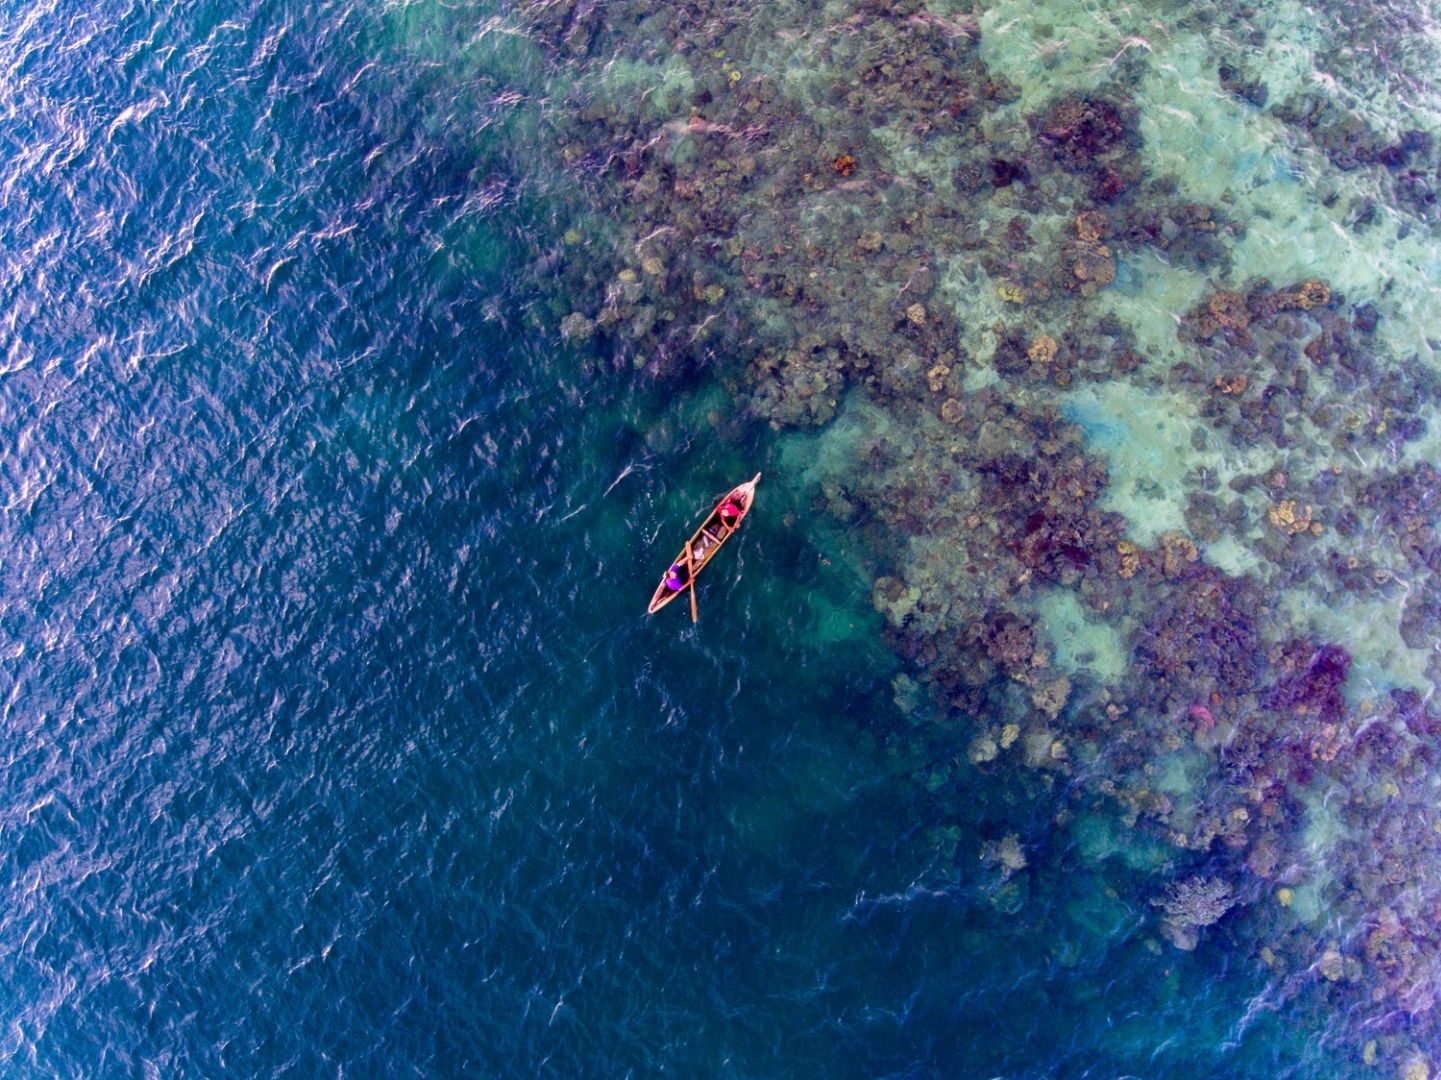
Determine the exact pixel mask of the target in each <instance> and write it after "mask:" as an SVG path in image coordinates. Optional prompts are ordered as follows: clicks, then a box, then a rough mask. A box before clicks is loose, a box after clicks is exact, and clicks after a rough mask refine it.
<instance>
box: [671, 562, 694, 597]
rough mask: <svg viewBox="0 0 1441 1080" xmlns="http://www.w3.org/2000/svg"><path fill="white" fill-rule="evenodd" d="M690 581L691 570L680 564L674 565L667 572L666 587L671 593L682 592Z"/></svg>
mask: <svg viewBox="0 0 1441 1080" xmlns="http://www.w3.org/2000/svg"><path fill="white" fill-rule="evenodd" d="M688 581H690V570H689V569H687V568H686V567H684V566H682V565H681V564H680V563H672V564H671V568H670V569H669V570H667V571H666V572H665V587H666V588H667V589H669V590H670V591H671V592H680V591H681V590H682V589H684V588H685V587H686V583H687V582H688Z"/></svg>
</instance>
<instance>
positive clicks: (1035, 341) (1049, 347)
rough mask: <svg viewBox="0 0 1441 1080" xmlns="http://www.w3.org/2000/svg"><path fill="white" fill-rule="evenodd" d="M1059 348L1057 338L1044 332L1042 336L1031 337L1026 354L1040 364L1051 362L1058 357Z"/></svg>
mask: <svg viewBox="0 0 1441 1080" xmlns="http://www.w3.org/2000/svg"><path fill="white" fill-rule="evenodd" d="M1059 348H1060V346H1059V345H1058V344H1057V343H1056V339H1055V338H1053V337H1051V336H1050V335H1049V334H1042V335H1041V336H1040V337H1037V338H1032V339H1031V345H1030V347H1029V348H1028V349H1027V350H1026V355H1027V356H1029V357H1030V358H1031V359H1032V360H1033V361H1035V362H1036V363H1038V364H1049V363H1050V362H1051V361H1052V360H1054V359H1055V358H1056V350H1057V349H1059Z"/></svg>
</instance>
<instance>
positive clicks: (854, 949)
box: [0, 2, 1326, 1077]
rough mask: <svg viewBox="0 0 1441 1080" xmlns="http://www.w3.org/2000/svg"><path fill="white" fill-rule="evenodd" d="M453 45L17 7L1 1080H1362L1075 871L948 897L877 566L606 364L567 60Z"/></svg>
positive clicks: (368, 27)
mask: <svg viewBox="0 0 1441 1080" xmlns="http://www.w3.org/2000/svg"><path fill="white" fill-rule="evenodd" d="M471 14H473V21H474V24H475V25H477V26H479V25H482V24H483V23H484V19H485V18H486V16H487V12H486V11H485V10H484V9H481V8H477V9H475V10H474V11H473V12H472V13H471ZM421 22H423V19H422V16H420V15H417V14H415V13H414V12H411V11H408V10H405V9H399V8H390V7H383V6H380V5H374V6H361V5H353V4H348V3H345V4H334V3H332V4H322V5H301V4H287V3H281V2H261V3H250V4H246V5H244V6H242V7H239V8H230V7H218V6H209V5H203V6H191V5H170V6H160V5H139V4H110V3H101V4H79V3H73V2H55V3H34V4H20V5H15V4H11V5H7V9H6V12H5V19H4V20H3V28H0V85H3V87H4V90H5V94H4V100H5V105H4V110H5V111H4V113H3V119H0V313H3V314H0V320H3V322H0V326H3V330H0V432H3V436H4V448H3V452H0V469H3V472H0V505H3V513H0V528H3V534H0V650H3V664H0V700H3V703H4V706H3V712H0V752H3V761H4V769H3V774H0V1072H3V1073H4V1074H6V1075H17V1076H32V1075H33V1076H124V1075H151V1076H162V1077H169V1076H219V1075H295V1076H318V1075H346V1076H350V1075H417V1076H419V1075H456V1076H460V1075H465V1076H527V1075H545V1076H627V1075H629V1076H637V1077H641V1076H654V1075H677V1076H736V1077H751V1076H799V1075H817V1074H818V1075H824V1076H856V1077H862V1076H941V1075H945V1076H983V1075H1006V1076H1037V1077H1039V1076H1081V1075H1089V1076H1117V1075H1147V1076H1230V1075H1257V1076H1259V1075H1277V1074H1281V1073H1284V1072H1285V1070H1287V1069H1292V1070H1294V1071H1293V1072H1292V1075H1301V1074H1305V1075H1326V1066H1325V1064H1324V1060H1323V1059H1322V1058H1321V1057H1320V1052H1319V1051H1318V1050H1316V1049H1314V1048H1309V1043H1308V1039H1307V1038H1306V1036H1305V1034H1304V1031H1302V1032H1301V1033H1294V1032H1293V1029H1291V1028H1289V1027H1288V1026H1287V1025H1286V1024H1285V1023H1282V1022H1279V1021H1277V1020H1276V1019H1275V1017H1274V1015H1273V1013H1272V1012H1271V1011H1270V1008H1269V1003H1268V1002H1267V1000H1266V999H1265V998H1263V997H1258V996H1257V995H1260V994H1261V993H1262V988H1261V984H1260V983H1259V981H1258V980H1257V979H1256V977H1255V975H1254V973H1252V972H1251V971H1250V970H1249V968H1243V967H1240V966H1238V968H1237V969H1236V970H1231V969H1230V967H1229V965H1228V964H1227V962H1226V960H1225V957H1224V954H1223V953H1219V952H1213V953H1206V954H1200V955H1197V956H1194V957H1193V956H1177V955H1163V956H1154V955H1152V954H1151V953H1150V952H1149V951H1148V950H1146V949H1145V948H1144V947H1143V943H1142V941H1141V937H1140V935H1139V934H1137V933H1135V932H1134V931H1135V929H1136V928H1137V927H1138V926H1139V925H1140V923H1141V922H1142V920H1143V919H1144V918H1145V917H1146V912H1145V911H1144V910H1140V909H1137V908H1134V907H1129V906H1127V904H1126V903H1125V902H1123V901H1121V900H1120V899H1118V898H1117V897H1116V895H1115V893H1114V892H1112V893H1110V894H1108V892H1107V889H1108V885H1109V881H1108V880H1107V878H1106V876H1105V875H1104V874H1102V873H1098V872H1095V871H1094V870H1082V869H1078V868H1077V866H1076V860H1075V859H1074V858H1073V853H1071V852H1070V851H1069V849H1068V847H1067V844H1068V843H1069V841H1057V842H1056V844H1055V845H1054V846H1053V847H1052V848H1049V849H1048V848H1047V847H1046V846H1045V845H1041V846H1039V847H1038V848H1037V849H1036V851H1035V853H1034V855H1033V858H1034V860H1035V861H1036V863H1037V865H1038V867H1041V868H1045V869H1046V871H1047V872H1046V874H1045V875H1044V877H1042V878H1039V879H1038V883H1037V884H1036V885H1035V886H1034V890H1035V895H1034V897H1033V901H1032V903H1031V904H1030V906H1028V907H1027V908H1026V910H1025V911H1024V913H1023V914H1020V915H1007V914H1005V913H1003V912H1001V911H998V910H996V909H995V908H994V907H993V906H992V905H990V904H988V903H987V900H986V896H987V892H986V888H985V887H984V886H983V883H982V884H976V883H974V882H972V881H971V879H970V877H969V876H968V874H967V872H966V871H965V870H964V868H963V869H962V871H961V872H960V873H959V874H958V873H956V872H955V871H954V870H953V869H952V868H949V867H939V866H938V865H937V860H936V859H935V858H934V857H932V856H931V855H930V854H928V853H927V848H926V845H925V844H924V843H922V842H921V840H920V837H921V834H922V833H923V831H924V830H925V829H927V828H929V827H931V826H933V825H937V824H941V823H938V822H934V821H928V820H926V819H925V814H926V813H927V811H926V808H925V804H924V803H923V802H920V801H918V800H917V797H916V790H917V789H916V787H915V786H914V785H913V784H912V783H911V782H910V780H909V779H908V778H907V777H908V774H909V772H910V770H911V769H912V766H913V763H908V762H905V761H898V760H896V759H895V758H894V757H891V756H888V755H887V754H886V753H885V752H884V750H883V749H882V748H881V746H880V744H879V743H878V742H877V741H876V740H874V739H872V738H870V737H869V736H868V735H867V729H868V727H869V726H872V725H874V726H878V727H881V728H884V726H885V725H887V724H893V723H896V722H897V720H896V718H895V716H894V715H893V711H894V710H893V706H892V705H891V704H890V701H891V696H892V693H891V686H890V679H891V676H892V675H893V673H894V671H893V668H892V662H891V661H890V660H889V658H888V656H887V654H886V653H885V651H884V649H883V648H881V646H880V644H879V640H878V635H877V633H876V632H875V631H876V627H875V626H874V624H873V620H874V615H873V614H872V613H871V611H870V604H869V596H868V587H869V583H868V581H863V580H862V579H861V578H860V577H858V576H856V575H853V574H849V573H847V572H846V571H845V569H844V568H843V566H841V565H840V564H839V561H835V562H833V563H829V564H828V563H827V562H825V561H823V559H822V556H823V555H824V554H825V553H827V552H831V546H833V545H838V544H840V543H842V542H843V540H842V539H838V538H837V537H836V536H834V535H830V534H827V533H826V532H825V531H824V529H823V527H821V526H815V525H811V524H810V523H809V522H808V515H807V513H806V511H807V506H806V505H805V503H804V501H803V499H802V498H801V497H800V496H799V495H798V494H796V493H793V492H790V491H788V489H787V485H786V478H785V474H784V470H783V469H781V468H780V464H779V463H780V462H782V461H784V454H783V446H782V442H781V440H780V439H778V438H776V437H774V436H772V435H771V434H770V433H769V432H763V433H756V434H752V435H747V436H744V437H739V438H734V439H733V438H729V437H727V438H719V437H703V438H688V437H683V436H682V434H680V433H684V432H688V431H690V430H692V429H694V428H696V427H698V426H700V425H697V424H696V423H695V422H694V421H695V411H696V410H697V409H698V408H700V407H701V406H697V405H696V404H694V403H693V402H691V401H689V400H687V398H686V396H685V395H684V394H681V393H675V394H673V393H670V392H667V391H665V390H662V389H658V388H656V387H653V386H649V385H645V384H643V383H642V382H639V381H636V382H631V381H630V380H629V377H628V376H625V377H617V378H614V379H612V378H595V377H593V376H588V375H586V374H585V365H584V364H583V363H582V359H583V358H582V357H580V356H578V355H577V354H576V353H575V352H574V351H572V350H569V349H567V348H565V347H563V346H562V345H561V344H560V342H559V341H558V339H557V337H556V336H555V334H554V332H553V320H552V319H550V318H548V317H541V313H540V311H539V306H540V304H541V302H542V301H541V297H542V295H543V293H544V283H545V280H546V279H545V270H544V267H545V266H546V264H547V260H554V259H557V258H563V257H565V255H564V251H565V248H564V243H563V241H562V239H561V234H562V232H563V231H564V230H565V228H566V227H567V225H568V224H569V214H570V213H571V212H572V210H571V209H570V208H574V207H575V206H578V205H579V206H583V205H584V196H583V194H581V193H579V192H576V191H573V190H571V189H570V188H569V187H568V181H567V180H566V178H565V174H564V173H563V172H560V171H557V170H553V169H552V168H551V167H550V166H548V165H547V161H548V160H550V158H551V155H549V154H548V153H547V152H545V149H544V146H543V141H544V138H545V134H544V125H543V124H542V123H541V122H540V117H541V109H542V105H541V103H540V101H539V100H538V94H539V86H540V81H541V71H540V70H539V68H538V67H537V66H536V64H537V63H538V61H537V60H536V59H535V58H534V57H533V56H531V55H530V54H529V53H527V52H525V51H524V50H520V51H513V50H511V49H509V48H507V47H504V43H503V42H502V43H501V44H498V45H496V47H495V48H494V49H491V50H488V49H486V48H479V49H476V48H471V49H469V50H463V49H462V48H461V44H460V43H458V42H457V43H453V44H454V48H455V57H456V58H459V57H460V56H462V55H464V56H466V57H470V58H471V62H470V63H468V64H466V63H461V62H460V61H459V59H456V60H455V62H454V63H450V62H447V61H448V60H449V59H451V58H450V57H447V56H446V55H445V53H444V50H443V49H442V48H441V47H440V45H438V44H437V42H440V43H441V44H444V43H445V40H446V39H445V35H444V34H442V33H439V32H425V33H422V32H421V31H420V30H418V29H417V24H418V23H421ZM446 25H448V24H446ZM471 44H473V42H472V43H471ZM477 56H478V57H479V59H475V58H476V57H477ZM688 410H689V411H688ZM756 469H777V470H779V471H773V472H768V479H767V481H766V482H765V483H763V485H762V487H761V492H760V503H759V505H760V506H761V507H762V508H763V511H764V512H762V513H758V514H757V515H756V518H755V521H754V525H753V528H752V529H751V530H749V531H748V532H747V533H746V534H745V535H743V537H741V538H740V539H739V540H738V541H737V543H736V545H734V548H735V549H734V550H729V549H728V552H727V557H728V559H729V560H730V564H729V566H728V568H727V570H726V572H725V573H724V574H721V573H716V574H715V575H714V580H711V581H709V582H708V583H707V588H706V590H704V591H703V592H702V597H701V622H700V624H699V626H698V627H696V628H692V627H691V626H690V624H689V622H688V621H687V620H686V618H685V616H684V615H683V614H682V613H680V612H678V611H668V612H666V613H665V614H666V615H667V616H674V617H671V618H667V619H665V620H664V621H662V620H661V619H655V620H646V619H645V617H644V616H643V614H642V612H643V608H644V602H645V599H646V597H647V595H648V592H649V588H650V585H651V583H652V582H653V580H654V578H655V576H656V574H657V573H658V572H659V571H660V569H662V566H661V565H660V564H658V563H657V558H658V557H662V561H663V555H664V554H665V553H668V550H669V548H670V547H671V546H672V543H673V539H674V538H675V536H676V534H677V533H678V532H683V531H684V530H685V529H686V528H687V527H688V525H689V523H690V520H691V517H692V515H693V513H694V512H695V510H696V508H698V507H700V506H703V505H704V504H705V503H706V502H707V501H708V500H709V499H710V498H711V497H712V496H714V495H715V494H717V493H718V492H720V491H722V490H724V489H725V488H726V487H727V486H728V485H729V484H730V483H733V482H735V481H736V480H737V479H740V478H744V477H747V476H749V475H750V474H751V473H752V472H753V471H755V470H756ZM627 470H629V471H627ZM787 514H790V515H792V516H791V517H789V518H788V517H787ZM657 545H659V547H657ZM661 549H665V551H661ZM832 553H833V552H832ZM832 623H834V624H836V625H831V624H832ZM839 623H844V624H845V628H844V630H839V631H838V630H837V626H838V625H839ZM823 629H824V630H826V631H827V632H825V633H821V632H818V631H820V630H823ZM852 631H854V632H852ZM1044 816H1045V809H1044V806H1043V805H1041V804H1033V803H1031V802H1029V801H1027V799H1026V798H1025V797H1024V796H1023V795H1019V794H1017V793H1016V792H1010V793H1007V792H1006V791H1003V790H999V789H997V790H989V789H987V788H985V787H984V786H980V781H978V788H977V794H976V803H975V817H974V820H972V821H969V822H964V823H961V824H962V825H963V826H964V827H965V828H966V829H973V830H978V831H981V832H988V834H999V832H1000V831H1002V830H1004V829H1008V828H1021V829H1027V828H1032V829H1043V827H1044ZM947 824H954V823H947ZM1107 865H1110V864H1107ZM1111 871H1113V876H1114V877H1115V878H1116V879H1117V880H1118V881H1119V880H1120V879H1123V878H1124V877H1125V876H1126V874H1127V873H1128V872H1129V871H1128V870H1127V869H1126V868H1125V866H1124V865H1122V864H1121V863H1120V862H1119V861H1117V862H1116V863H1115V865H1113V866H1111Z"/></svg>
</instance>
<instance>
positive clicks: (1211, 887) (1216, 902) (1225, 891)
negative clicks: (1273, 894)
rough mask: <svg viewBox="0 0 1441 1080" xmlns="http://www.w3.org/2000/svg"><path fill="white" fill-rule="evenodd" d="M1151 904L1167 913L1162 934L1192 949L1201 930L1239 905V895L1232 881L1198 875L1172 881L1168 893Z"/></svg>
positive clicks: (1178, 946)
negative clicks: (1237, 900)
mask: <svg viewBox="0 0 1441 1080" xmlns="http://www.w3.org/2000/svg"><path fill="white" fill-rule="evenodd" d="M1151 903H1152V904H1153V905H1155V906H1156V907H1159V908H1160V909H1161V910H1162V911H1164V912H1165V918H1164V919H1163V920H1162V921H1161V934H1162V936H1163V937H1165V939H1166V940H1167V941H1169V942H1170V943H1171V944H1172V945H1174V946H1176V948H1178V949H1183V950H1185V951H1187V952H1189V951H1190V950H1192V949H1194V948H1195V947H1196V945H1197V944H1198V943H1199V941H1200V936H1199V932H1200V931H1201V930H1203V929H1205V928H1206V927H1208V926H1213V925H1215V924H1216V923H1218V922H1220V921H1221V917H1222V916H1223V915H1225V914H1226V912H1228V911H1230V910H1231V908H1233V907H1234V906H1235V905H1236V895H1235V892H1234V891H1233V890H1232V888H1231V885H1230V883H1229V882H1226V881H1223V880H1221V879H1220V878H1216V877H1202V876H1200V875H1197V876H1195V877H1190V878H1187V879H1185V880H1184V881H1177V882H1172V884H1171V885H1170V886H1169V887H1168V888H1167V889H1166V892H1165V895H1164V896H1161V897H1158V898H1157V899H1155V900H1152V901H1151Z"/></svg>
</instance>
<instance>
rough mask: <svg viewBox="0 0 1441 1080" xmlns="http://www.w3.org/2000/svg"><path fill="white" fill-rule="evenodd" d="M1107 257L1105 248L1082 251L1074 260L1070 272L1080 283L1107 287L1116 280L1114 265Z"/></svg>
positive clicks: (1107, 253)
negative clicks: (1086, 282)
mask: <svg viewBox="0 0 1441 1080" xmlns="http://www.w3.org/2000/svg"><path fill="white" fill-rule="evenodd" d="M1108 255H1109V252H1107V251H1106V249H1105V248H1096V249H1094V250H1086V251H1083V252H1081V254H1080V255H1079V256H1078V257H1077V258H1076V262H1075V264H1074V265H1073V266H1072V267H1071V271H1072V273H1074V274H1075V275H1076V277H1077V278H1078V279H1079V280H1081V281H1090V282H1094V283H1095V284H1097V285H1109V284H1110V283H1111V282H1113V281H1115V280H1116V264H1115V263H1114V262H1112V261H1111V260H1110V259H1109V258H1108V257H1107V256H1108Z"/></svg>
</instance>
